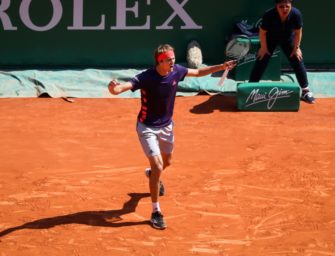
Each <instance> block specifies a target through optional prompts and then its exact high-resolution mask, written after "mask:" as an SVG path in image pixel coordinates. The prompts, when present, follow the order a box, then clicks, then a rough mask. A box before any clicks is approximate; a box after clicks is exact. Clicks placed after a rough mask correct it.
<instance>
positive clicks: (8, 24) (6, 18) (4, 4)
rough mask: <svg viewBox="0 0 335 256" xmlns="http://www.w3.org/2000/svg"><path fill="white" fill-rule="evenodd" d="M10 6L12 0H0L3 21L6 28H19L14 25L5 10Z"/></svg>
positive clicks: (0, 17)
mask: <svg viewBox="0 0 335 256" xmlns="http://www.w3.org/2000/svg"><path fill="white" fill-rule="evenodd" d="M9 6H10V0H2V1H0V20H1V22H2V25H3V28H4V30H17V27H14V26H13V25H12V22H11V21H10V18H9V16H8V14H7V13H5V11H6V10H7V9H8V7H9Z"/></svg>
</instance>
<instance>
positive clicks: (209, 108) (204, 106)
mask: <svg viewBox="0 0 335 256" xmlns="http://www.w3.org/2000/svg"><path fill="white" fill-rule="evenodd" d="M215 110H218V111H222V112H234V111H237V106H236V96H235V95H221V94H216V95H213V96H211V97H210V98H209V99H208V100H207V101H205V102H203V103H200V104H198V105H195V106H194V107H193V108H192V109H190V112H191V113H193V114H210V113H213V112H214V111H215Z"/></svg>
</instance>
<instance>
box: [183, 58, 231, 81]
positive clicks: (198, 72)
mask: <svg viewBox="0 0 335 256" xmlns="http://www.w3.org/2000/svg"><path fill="white" fill-rule="evenodd" d="M235 66H236V62H235V61H233V60H231V61H226V62H225V63H223V64H219V65H213V66H207V67H202V68H198V69H192V68H188V69H187V74H186V76H194V77H201V76H207V75H209V74H212V73H215V72H218V71H221V70H225V69H232V68H234V67H235Z"/></svg>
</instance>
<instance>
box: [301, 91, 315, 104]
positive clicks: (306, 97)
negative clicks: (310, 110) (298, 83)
mask: <svg viewBox="0 0 335 256" xmlns="http://www.w3.org/2000/svg"><path fill="white" fill-rule="evenodd" d="M301 99H302V100H303V101H305V102H307V103H309V104H314V103H315V98H314V96H313V93H312V92H310V91H306V90H305V91H302V94H301Z"/></svg>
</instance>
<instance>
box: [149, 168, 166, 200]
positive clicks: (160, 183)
mask: <svg viewBox="0 0 335 256" xmlns="http://www.w3.org/2000/svg"><path fill="white" fill-rule="evenodd" d="M144 173H145V176H147V177H148V178H149V177H150V175H151V169H150V168H146V169H145V170H144ZM164 195H165V187H164V184H163V182H162V181H159V196H164Z"/></svg>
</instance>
